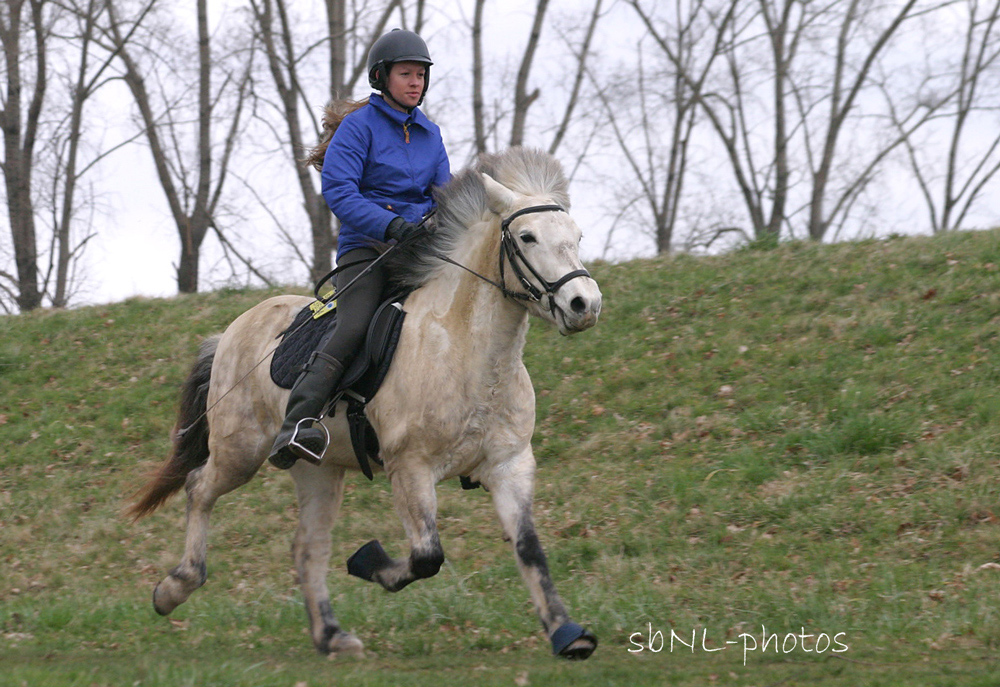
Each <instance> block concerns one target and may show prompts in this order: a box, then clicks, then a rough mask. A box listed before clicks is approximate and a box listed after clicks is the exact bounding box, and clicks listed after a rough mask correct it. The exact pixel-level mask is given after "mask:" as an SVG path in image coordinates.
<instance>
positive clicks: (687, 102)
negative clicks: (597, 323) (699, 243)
mask: <svg viewBox="0 0 1000 687" xmlns="http://www.w3.org/2000/svg"><path fill="white" fill-rule="evenodd" d="M633 6H634V7H635V8H636V9H637V11H639V12H640V13H644V10H643V9H642V8H641V7H639V6H638V5H633ZM644 16H646V18H647V20H648V22H647V30H648V32H649V36H651V37H652V39H653V42H654V43H655V44H656V45H657V46H658V47H659V49H661V50H662V51H664V52H666V53H668V54H669V56H670V58H669V60H667V62H666V63H662V62H661V61H659V60H654V62H655V63H659V64H661V65H662V66H661V67H660V68H659V69H653V70H650V69H649V68H647V67H646V66H645V60H644V59H643V56H644V54H645V49H644V46H643V44H642V43H640V48H639V53H638V54H639V64H638V68H636V69H623V70H620V71H623V72H625V73H626V74H627V75H628V76H627V77H626V79H625V82H624V83H623V84H621V86H620V88H619V90H620V92H621V93H622V95H618V96H615V95H612V94H609V92H608V89H607V88H603V89H599V90H598V97H599V99H600V101H601V103H602V104H603V106H604V112H603V114H604V116H605V117H607V118H608V120H609V122H610V125H611V131H612V132H613V134H614V138H615V141H616V143H617V145H618V148H619V149H620V150H621V152H622V155H623V156H624V157H625V161H626V163H627V167H628V169H629V170H630V171H631V173H632V178H633V180H634V182H635V184H634V186H637V187H638V190H637V191H636V192H634V195H628V196H627V197H625V198H624V202H625V204H626V205H627V206H632V207H644V208H645V210H646V212H645V213H643V216H644V217H648V218H650V219H651V220H652V222H651V225H652V227H653V237H654V241H655V245H656V252H657V253H668V252H670V251H671V250H672V247H673V244H674V240H675V235H674V234H675V228H676V226H677V220H678V213H679V211H680V206H681V201H682V199H683V197H684V181H685V176H686V173H687V171H688V154H689V150H690V143H691V136H692V133H693V131H694V128H695V123H696V114H697V109H698V103H699V102H700V100H701V92H702V89H703V87H704V83H705V79H706V78H707V77H708V75H709V74H710V73H711V71H712V68H713V65H714V63H715V61H716V60H717V59H718V58H719V56H720V54H721V51H720V48H719V45H720V42H721V36H722V35H723V34H722V33H721V32H719V31H714V32H713V31H712V30H711V29H712V25H713V23H714V22H715V21H716V18H715V17H713V16H712V10H711V8H710V7H709V5H708V3H707V2H705V1H704V0H698V1H696V2H692V3H681V2H676V3H674V5H673V8H672V13H671V15H670V17H669V18H668V19H665V20H664V21H663V22H662V23H660V22H654V20H653V19H652V18H651V17H650V16H649V15H648V14H644ZM722 21H723V23H724V24H728V23H729V22H730V21H731V17H724V18H723V19H722ZM674 60H676V61H677V62H678V63H680V64H683V65H685V69H684V70H677V69H673V68H670V62H672V61H674ZM664 86H665V87H664ZM624 94H629V96H628V97H626V95H624ZM633 94H634V95H633ZM629 101H634V102H636V103H637V104H636V105H635V106H634V107H633V108H629V109H625V108H621V107H620V103H622V102H629ZM630 117H631V119H630Z"/></svg>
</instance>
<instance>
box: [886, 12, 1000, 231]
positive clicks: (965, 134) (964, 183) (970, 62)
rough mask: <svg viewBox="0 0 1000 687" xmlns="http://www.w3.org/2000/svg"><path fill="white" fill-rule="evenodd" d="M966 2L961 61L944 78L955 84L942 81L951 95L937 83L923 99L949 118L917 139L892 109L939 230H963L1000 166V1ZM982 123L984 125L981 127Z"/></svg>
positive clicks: (931, 214) (902, 118)
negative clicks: (999, 82)
mask: <svg viewBox="0 0 1000 687" xmlns="http://www.w3.org/2000/svg"><path fill="white" fill-rule="evenodd" d="M962 7H963V10H964V11H965V13H966V14H965V26H964V30H963V36H962V39H963V40H962V42H961V46H962V51H961V56H960V60H959V63H958V65H957V68H956V69H955V70H954V74H953V76H952V75H949V76H947V77H944V80H946V81H950V82H951V83H949V84H946V85H945V86H943V87H942V86H940V85H939V86H938V88H943V89H945V91H946V92H947V94H945V93H942V92H941V91H939V90H935V89H933V88H932V89H930V90H929V92H927V93H923V94H921V95H920V97H919V98H918V102H919V103H920V104H921V105H923V106H924V107H926V108H927V109H935V110H937V109H940V110H942V111H943V113H945V114H946V115H947V118H946V119H945V121H944V123H943V124H942V125H941V126H940V127H936V128H934V129H932V131H931V134H930V136H928V137H927V138H926V139H925V140H922V141H917V140H916V137H915V136H914V135H913V130H912V127H908V126H907V122H906V119H905V117H903V116H901V115H900V113H899V112H898V111H897V110H896V109H893V110H892V111H891V114H892V117H893V123H894V125H895V126H896V129H897V131H898V132H899V135H900V137H901V138H902V140H903V141H904V144H905V149H906V153H907V158H908V160H909V162H910V166H911V168H912V170H913V174H914V177H915V178H916V181H917V184H918V186H919V188H920V192H921V194H922V195H923V198H924V201H925V202H926V205H927V210H928V215H929V218H930V224H931V229H932V230H933V232H934V233H938V232H943V231H953V230H956V229H960V228H961V227H962V226H963V223H964V222H965V220H966V218H967V217H968V214H969V211H970V210H972V208H973V207H974V206H975V205H976V203H977V202H978V201H979V200H980V199H981V197H982V195H983V191H984V190H985V189H986V187H987V185H988V184H989V183H990V182H991V181H992V180H993V179H994V177H995V176H996V174H997V172H998V171H1000V154H998V152H1000V133H998V129H997V127H996V126H995V117H996V113H997V111H998V109H1000V108H998V106H997V105H996V102H997V97H998V95H1000V94H998V92H997V88H996V82H995V79H996V76H997V75H998V74H1000V59H998V58H1000V31H998V23H1000V22H998V20H1000V1H997V0H993V1H992V2H979V0H965V2H964V3H962ZM932 79H933V76H931V77H928V78H927V79H926V80H925V81H931V80H932ZM941 80H942V79H937V80H936V81H941ZM991 82H992V83H991ZM979 122H982V126H979V127H976V124H977V123H979ZM949 129H950V131H949ZM970 138H971V139H972V140H971V141H970ZM940 141H945V142H946V146H945V152H944V156H943V158H944V162H943V171H942V169H941V166H942V162H941V161H940V158H938V159H935V158H934V157H933V155H934V154H938V153H939V152H940V151H941V146H940V145H935V143H936V142H940ZM928 152H931V155H928Z"/></svg>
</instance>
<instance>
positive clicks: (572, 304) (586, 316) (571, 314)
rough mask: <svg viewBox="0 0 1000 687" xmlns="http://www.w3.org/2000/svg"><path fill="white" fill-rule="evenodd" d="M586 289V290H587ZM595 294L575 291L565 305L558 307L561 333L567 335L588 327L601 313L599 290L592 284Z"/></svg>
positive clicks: (592, 324)
mask: <svg viewBox="0 0 1000 687" xmlns="http://www.w3.org/2000/svg"><path fill="white" fill-rule="evenodd" d="M589 290H590V289H587V290H586V291H589ZM593 290H594V291H596V294H587V293H577V294H574V295H573V297H572V298H570V299H569V303H567V304H566V306H565V307H560V308H559V315H560V320H561V321H560V322H559V325H560V326H559V331H560V333H561V334H564V335H569V334H576V333H578V332H582V331H584V330H585V329H590V328H591V327H593V326H594V325H595V324H597V319H598V317H600V315H601V301H602V299H601V292H600V291H599V290H598V289H597V287H596V283H595V285H594V289H593Z"/></svg>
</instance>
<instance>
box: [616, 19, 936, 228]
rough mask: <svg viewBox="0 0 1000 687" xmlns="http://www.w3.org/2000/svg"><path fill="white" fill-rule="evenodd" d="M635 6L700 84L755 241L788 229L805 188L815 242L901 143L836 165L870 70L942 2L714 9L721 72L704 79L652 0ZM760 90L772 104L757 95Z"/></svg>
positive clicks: (874, 144)
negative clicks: (671, 38) (660, 23)
mask: <svg viewBox="0 0 1000 687" xmlns="http://www.w3.org/2000/svg"><path fill="white" fill-rule="evenodd" d="M630 4H631V5H632V6H633V8H634V9H635V10H636V12H637V13H638V15H639V16H640V18H641V19H642V21H643V22H644V23H645V25H646V26H647V27H648V28H649V30H650V33H651V34H652V35H653V36H654V37H656V38H657V42H658V43H659V44H660V46H661V48H662V49H663V52H664V54H665V55H666V56H667V58H668V60H669V62H670V64H671V65H672V67H673V68H674V69H676V70H677V71H678V72H679V73H680V74H681V75H682V77H683V78H684V79H685V81H686V82H687V83H688V85H689V86H690V87H692V88H694V87H695V86H698V85H699V83H701V84H702V87H700V88H699V89H698V91H697V92H698V93H699V94H700V105H701V108H702V111H703V112H704V113H705V115H706V116H707V118H708V121H709V122H710V123H711V125H712V128H713V129H714V130H715V132H716V134H717V136H718V138H719V140H720V141H721V142H722V144H723V147H724V148H725V151H726V154H727V156H728V159H729V162H730V166H731V168H732V170H733V174H734V178H735V180H736V184H737V187H738V189H739V192H740V194H741V196H742V198H743V200H744V204H745V206H746V209H747V214H748V216H749V218H750V223H751V226H752V227H753V233H754V236H755V237H756V238H757V239H763V238H771V239H776V238H777V237H778V236H779V235H780V234H781V232H782V229H783V228H784V227H790V226H791V224H792V219H793V217H794V216H795V215H797V214H798V212H799V211H800V210H798V209H796V208H795V207H794V205H793V203H794V202H795V200H794V199H795V198H797V197H798V196H799V195H801V194H800V192H799V191H798V190H797V188H798V187H799V186H800V185H802V186H805V187H806V188H807V189H808V190H807V191H806V193H805V195H804V197H803V199H802V203H801V206H800V207H801V208H802V209H804V210H805V214H806V216H807V221H806V227H805V229H806V233H807V235H808V236H809V237H810V238H812V239H814V240H817V241H819V240H822V239H823V238H824V237H825V236H826V235H827V232H828V230H829V228H830V227H831V226H832V225H833V224H835V223H836V222H838V221H842V220H843V219H844V218H845V217H846V215H847V214H848V213H849V212H850V210H851V208H852V206H853V203H854V201H855V200H856V199H857V197H858V195H859V194H860V193H861V191H863V190H864V188H865V186H866V185H867V184H868V183H869V182H870V181H871V179H872V178H873V177H874V174H875V173H876V171H877V170H878V169H879V166H880V165H881V164H882V163H883V161H884V160H885V158H886V157H887V156H888V154H889V153H890V151H891V150H892V149H894V148H895V147H896V146H898V145H899V144H900V142H901V139H900V138H899V137H891V138H890V139H888V140H882V139H879V138H878V137H877V136H875V135H872V136H871V137H870V138H869V139H866V140H867V141H868V142H869V143H870V144H871V145H870V150H866V151H865V152H864V153H863V154H862V155H861V156H860V157H861V159H859V160H852V161H851V162H852V164H846V165H845V164H843V163H842V162H840V161H841V156H842V154H843V150H842V145H841V143H842V138H843V133H844V131H845V130H847V129H848V127H849V122H851V121H858V122H860V121H861V118H860V117H861V113H859V110H858V103H859V100H860V96H861V94H862V93H863V92H864V91H865V89H866V88H868V87H870V86H872V85H873V80H872V70H873V68H874V67H875V65H876V64H877V63H878V61H879V59H880V57H881V56H882V55H883V53H884V52H885V51H886V50H887V49H888V47H889V46H890V41H891V39H892V38H893V36H895V34H896V33H897V31H898V30H899V28H900V26H901V25H902V24H903V23H904V22H906V21H907V20H909V19H910V18H912V17H914V16H915V15H917V14H918V13H920V12H930V11H933V10H934V9H936V8H937V7H938V6H939V5H934V4H930V5H927V6H926V7H924V8H923V9H918V8H917V0H906V1H905V2H901V3H898V4H896V5H894V6H893V7H892V8H887V7H885V6H883V5H881V4H879V3H875V2H871V1H870V0H849V1H847V2H839V3H815V2H808V1H806V0H726V1H725V2H718V3H715V5H714V8H713V15H714V16H716V17H717V18H718V19H717V20H716V22H715V31H714V32H715V36H716V38H717V39H718V40H716V42H715V45H716V46H717V48H718V49H720V50H721V51H722V56H723V57H724V65H725V68H724V69H719V70H718V73H717V74H715V75H714V76H712V77H711V78H710V79H709V81H707V82H705V81H703V78H704V75H703V74H700V73H694V72H692V71H691V68H690V66H689V65H687V64H685V63H684V62H683V60H682V59H681V56H680V55H679V54H678V53H677V51H676V50H675V49H673V48H672V46H671V45H670V44H669V43H668V42H667V41H666V39H665V37H664V36H663V35H661V33H660V32H658V31H657V30H656V24H655V19H654V16H653V14H652V12H651V9H650V7H649V3H648V2H645V1H644V0H630ZM884 15H887V16H884ZM765 61H766V64H767V68H766V69H764V70H761V69H760V68H759V67H760V65H761V64H762V62H765ZM764 88H767V89H768V90H769V91H770V100H769V101H768V100H764V99H758V98H757V97H756V94H758V93H760V92H761V90H762V89H764ZM926 114H927V113H925V115H926ZM912 121H913V120H912V119H911V124H912ZM921 121H925V120H921ZM793 146H794V148H795V150H796V155H795V156H794V157H793V155H792V148H793ZM835 181H836V183H835ZM835 186H836V188H835Z"/></svg>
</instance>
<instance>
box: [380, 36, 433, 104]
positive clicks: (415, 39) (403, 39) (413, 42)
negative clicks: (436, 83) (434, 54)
mask: <svg viewBox="0 0 1000 687" xmlns="http://www.w3.org/2000/svg"><path fill="white" fill-rule="evenodd" d="M394 62H420V63H421V64H424V65H426V71H425V72H424V92H423V93H421V94H420V102H418V103H417V105H419V104H420V103H422V102H424V95H425V94H426V93H427V86H428V85H430V82H431V65H432V64H434V62H432V61H431V55H430V52H429V51H428V50H427V44H426V43H424V39H423V38H421V37H420V36H418V35H417V34H415V33H413V32H412V31H407V30H406V29H393V30H392V31H390V32H389V33H387V34H385V35H383V36H382V37H381V38H379V39H378V40H377V41H375V44H374V45H372V49H371V50H369V51H368V83H370V84H371V87H372V88H374V89H375V90H377V91H381V92H382V93H385V92H386V91H387V88H388V82H387V78H388V76H389V69H390V68H391V67H392V64H393V63H394Z"/></svg>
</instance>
